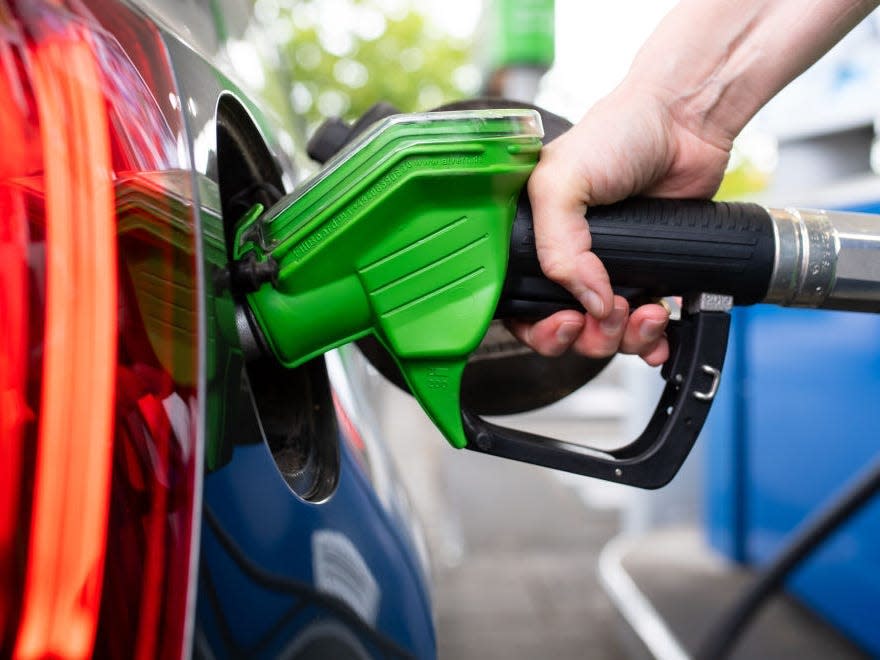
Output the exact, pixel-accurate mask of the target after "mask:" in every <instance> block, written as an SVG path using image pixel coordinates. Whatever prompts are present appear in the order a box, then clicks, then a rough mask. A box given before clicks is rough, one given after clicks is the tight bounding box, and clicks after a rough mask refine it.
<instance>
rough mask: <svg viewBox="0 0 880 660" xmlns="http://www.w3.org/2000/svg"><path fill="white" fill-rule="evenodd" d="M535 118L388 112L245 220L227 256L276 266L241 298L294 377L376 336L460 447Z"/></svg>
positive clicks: (507, 113)
mask: <svg viewBox="0 0 880 660" xmlns="http://www.w3.org/2000/svg"><path fill="white" fill-rule="evenodd" d="M541 136H542V129H541V121H540V117H539V116H538V115H537V113H535V112H534V111H531V110H501V111H499V110H477V111H456V112H436V113H425V114H417V115H396V116H393V117H389V118H387V119H384V120H382V121H380V122H378V123H377V124H376V125H375V126H374V127H373V128H372V129H370V130H369V131H367V133H366V134H364V135H363V136H362V137H360V138H359V139H358V140H357V141H356V142H355V143H353V144H352V145H350V146H349V147H348V148H347V149H346V150H345V152H343V153H342V154H340V155H339V156H337V157H336V158H334V159H333V160H332V161H330V162H329V163H328V164H327V167H325V168H324V170H322V171H321V172H320V173H319V174H318V175H317V176H316V177H315V178H314V179H312V180H311V181H309V182H307V183H306V184H305V185H304V186H303V187H302V188H301V189H300V190H297V191H295V192H294V193H292V194H291V195H289V196H287V197H285V198H283V199H282V200H281V201H280V202H278V203H277V204H276V205H275V206H273V207H272V208H271V209H269V210H268V211H267V212H266V213H264V214H262V215H260V216H259V217H257V214H256V213H252V214H250V215H249V216H245V218H244V219H243V221H242V222H241V223H240V225H239V227H238V230H237V232H236V236H237V240H236V247H235V254H234V257H235V258H236V259H241V258H243V257H244V256H245V255H246V254H247V253H248V252H253V254H254V255H255V256H256V258H257V259H258V260H267V259H270V258H271V259H274V260H275V262H277V264H278V277H277V280H276V281H275V282H274V283H273V284H271V285H269V284H266V285H264V286H262V287H261V288H260V289H258V290H257V291H255V292H253V293H251V294H249V295H248V302H249V304H250V307H251V310H252V312H253V315H254V318H255V319H256V321H257V323H258V325H259V326H260V328H261V330H262V331H263V335H264V338H265V340H266V342H267V344H268V346H269V347H270V350H271V351H272V352H273V353H274V354H275V356H276V357H277V358H278V359H279V360H280V361H281V362H282V363H283V364H285V365H286V366H289V367H294V366H297V365H299V364H301V363H303V362H305V361H306V360H309V359H311V358H313V357H315V356H317V355H319V354H321V353H324V352H325V351H328V350H330V349H332V348H335V347H337V346H340V345H341V344H344V343H347V342H350V341H353V340H355V339H359V338H360V337H363V336H365V335H367V334H368V333H373V334H375V335H376V337H377V338H378V339H379V340H380V341H381V342H382V343H383V344H384V345H385V346H386V348H388V350H389V351H390V352H391V354H392V355H393V356H394V357H395V359H396V360H397V362H398V364H399V366H400V369H401V371H402V373H403V375H404V377H405V378H406V380H407V383H408V384H409V386H410V388H411V390H412V392H413V394H414V395H415V396H416V398H417V399H418V401H419V403H420V404H421V405H422V407H423V408H424V409H425V411H426V412H427V414H428V415H429V416H430V417H431V419H432V421H433V422H434V423H435V424H436V425H437V426H438V428H440V430H441V431H442V432H443V434H444V435H445V436H446V438H447V439H448V440H449V441H450V443H452V444H453V445H454V446H456V447H463V446H464V445H465V442H466V441H465V437H464V430H463V428H462V422H461V411H460V402H459V397H460V390H461V376H462V372H463V370H464V366H465V364H466V362H467V359H468V357H469V355H470V354H471V352H473V350H474V349H475V348H476V347H477V345H478V344H479V342H480V340H481V339H482V338H483V335H484V334H485V333H486V330H487V328H488V326H489V323H490V321H491V320H492V316H493V314H494V311H495V307H496V306H497V303H498V299H499V297H500V295H501V287H502V283H503V282H504V275H505V271H506V267H507V254H508V247H509V241H510V228H511V224H512V222H513V217H514V213H515V210H516V200H517V197H518V195H519V192H520V190H521V188H522V186H523V184H524V183H525V181H526V179H527V178H528V175H529V173H530V172H531V170H532V168H533V167H534V165H535V163H536V162H537V158H538V153H539V151H540V148H541Z"/></svg>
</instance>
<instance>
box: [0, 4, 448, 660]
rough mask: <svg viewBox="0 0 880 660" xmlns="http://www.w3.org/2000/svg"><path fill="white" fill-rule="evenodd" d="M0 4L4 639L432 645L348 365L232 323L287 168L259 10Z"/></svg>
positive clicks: (47, 646)
mask: <svg viewBox="0 0 880 660" xmlns="http://www.w3.org/2000/svg"><path fill="white" fill-rule="evenodd" d="M0 16H2V19H3V20H2V26H3V31H2V36H0V96H2V97H5V99H4V100H5V101H6V103H5V108H6V110H5V111H4V115H5V119H2V120H0V136H2V138H3V140H4V143H5V145H6V146H5V151H4V156H3V158H2V159H0V160H2V169H0V230H2V234H0V250H2V256H3V265H2V266H0V290H2V291H0V333H2V337H0V339H2V340H3V342H4V349H3V350H4V354H5V359H4V361H3V366H2V367H0V393H2V395H3V396H2V403H3V405H2V407H0V434H2V435H0V464H2V465H3V470H4V478H3V485H2V486H0V506H2V510H0V521H2V522H0V655H3V656H6V655H12V656H16V657H25V656H36V655H54V656H57V657H83V656H88V655H94V656H107V657H135V656H136V657H139V658H141V657H143V658H147V657H159V656H161V657H180V656H188V655H195V656H197V657H217V658H222V657H291V658H295V657H302V658H308V657H334V658H345V657H351V658H361V657H377V656H380V657H385V656H387V657H399V656H415V657H433V655H434V646H435V642H434V628H433V621H432V614H431V608H430V593H429V581H428V575H427V561H426V558H425V553H424V551H423V545H422V544H421V541H420V537H419V532H418V529H417V525H416V524H415V523H414V521H413V517H412V515H411V514H410V512H409V508H408V505H407V503H406V498H405V495H404V494H403V492H402V490H401V488H400V486H399V485H398V482H397V480H396V478H395V476H394V468H393V465H392V463H391V461H390V460H389V458H388V456H387V454H386V452H385V450H384V449H383V446H382V438H381V433H380V432H379V430H378V425H377V424H376V420H375V418H374V417H373V416H372V413H371V409H370V405H369V403H370V402H369V397H368V396H366V394H365V392H364V382H365V381H364V379H365V378H368V377H369V374H366V373H365V368H364V366H363V363H362V362H361V361H359V357H358V355H357V354H356V353H354V352H353V351H351V350H350V351H342V352H338V353H334V354H332V355H329V356H328V357H326V358H318V359H315V360H313V361H311V362H309V363H308V364H306V365H304V366H302V367H300V368H298V369H294V370H285V369H282V368H280V367H278V366H277V365H276V364H275V363H274V362H273V361H272V360H270V359H268V358H256V359H248V355H247V353H248V350H247V349H248V346H245V345H243V344H242V340H241V336H242V335H241V333H240V329H241V328H240V327H239V326H238V325H237V324H239V323H241V321H242V319H241V316H240V314H238V313H237V309H238V308H239V303H240V296H239V294H238V293H236V292H235V291H233V290H232V288H231V287H230V285H229V278H228V255H229V254H230V248H229V240H230V239H231V236H232V234H233V231H234V226H235V221H236V220H237V219H238V217H240V215H241V214H243V213H244V212H245V211H247V210H248V209H249V208H250V206H251V205H252V204H254V203H255V202H262V203H264V204H265V203H271V202H272V201H273V200H274V199H276V198H277V197H278V196H279V195H280V194H282V192H284V191H285V190H288V189H290V188H291V187H292V186H293V185H294V184H295V182H296V181H297V180H298V178H299V176H300V171H299V169H298V168H297V167H296V166H295V165H294V163H296V162H301V158H302V156H301V154H302V146H303V129H302V124H301V122H298V120H297V118H296V117H294V116H291V114H290V112H289V111H288V110H287V109H286V108H287V106H286V104H285V103H284V102H283V100H284V99H286V92H285V90H286V89H289V88H290V85H291V82H292V81H291V80H290V79H289V76H288V75H287V73H286V68H285V66H284V63H283V62H282V61H280V60H279V58H278V56H277V54H276V53H275V52H274V51H273V48H272V43H273V42H272V39H271V38H270V37H269V36H268V35H269V31H270V30H271V27H272V26H271V25H265V24H261V23H260V20H259V18H258V17H257V16H256V15H255V13H254V7H253V5H252V4H251V3H249V2H235V1H233V0H215V1H207V0H204V1H203V0H185V1H183V2H175V1H173V0H159V1H156V2H150V3H123V2H119V1H118V0H85V1H82V2H69V3H64V4H61V3H53V2H31V3H24V2H22V3H15V2H8V1H7V2H3V3H0ZM272 99H274V101H273V100H272ZM279 99H280V100H281V102H279ZM328 373H329V375H328Z"/></svg>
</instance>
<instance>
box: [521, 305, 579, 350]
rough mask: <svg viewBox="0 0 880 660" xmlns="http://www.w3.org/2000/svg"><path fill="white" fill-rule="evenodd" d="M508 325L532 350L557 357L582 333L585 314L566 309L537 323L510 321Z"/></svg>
mask: <svg viewBox="0 0 880 660" xmlns="http://www.w3.org/2000/svg"><path fill="white" fill-rule="evenodd" d="M507 327H508V329H509V330H510V331H511V332H512V333H513V336H514V337H516V338H517V339H519V340H520V341H521V342H522V343H524V344H525V345H526V346H529V347H530V348H531V349H532V350H534V351H536V352H538V353H540V354H541V355H543V356H545V357H556V356H558V355H562V354H563V353H565V351H567V350H568V348H569V347H570V346H571V345H572V343H574V341H575V340H576V339H577V338H578V336H579V335H580V334H581V331H582V330H583V328H584V315H583V314H580V313H578V312H575V311H574V310H565V311H562V312H557V313H556V314H553V315H552V316H548V317H547V318H546V319H543V320H541V321H538V322H536V323H527V322H525V321H509V322H508V324H507Z"/></svg>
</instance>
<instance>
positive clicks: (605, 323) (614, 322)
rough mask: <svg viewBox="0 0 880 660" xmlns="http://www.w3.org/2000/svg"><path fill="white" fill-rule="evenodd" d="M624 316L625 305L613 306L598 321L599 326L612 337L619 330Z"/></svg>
mask: <svg viewBox="0 0 880 660" xmlns="http://www.w3.org/2000/svg"><path fill="white" fill-rule="evenodd" d="M625 318H626V308H625V307H615V308H614V309H612V310H611V313H610V314H609V315H608V316H607V317H606V318H604V319H602V320H601V321H600V322H599V327H600V328H601V329H602V332H604V333H605V334H606V335H608V336H609V337H613V336H614V335H616V334H617V333H618V332H620V327H621V326H622V325H623V320H624V319H625Z"/></svg>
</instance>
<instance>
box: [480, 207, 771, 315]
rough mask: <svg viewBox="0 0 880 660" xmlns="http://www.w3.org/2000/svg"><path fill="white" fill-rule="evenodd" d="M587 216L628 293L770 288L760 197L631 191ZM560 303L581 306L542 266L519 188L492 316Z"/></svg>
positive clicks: (745, 296) (742, 293) (614, 277)
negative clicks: (721, 198) (720, 198)
mask: <svg viewBox="0 0 880 660" xmlns="http://www.w3.org/2000/svg"><path fill="white" fill-rule="evenodd" d="M587 221H588V223H589V227H590V233H591V235H592V237H593V251H594V252H595V253H596V254H597V255H598V256H599V258H600V259H601V260H602V263H603V264H604V265H605V268H606V269H607V270H608V274H609V275H610V277H611V284H612V285H613V286H615V287H616V288H618V287H628V292H629V293H628V295H627V297H629V298H631V299H632V298H634V297H635V298H639V297H659V296H667V295H685V294H688V293H696V292H706V293H720V294H726V295H730V296H733V298H734V302H735V303H736V304H738V305H749V304H752V303H756V302H759V301H761V300H762V299H763V298H764V297H765V295H766V293H767V288H768V286H769V283H770V276H771V274H772V271H773V259H774V253H775V241H774V238H773V226H772V221H771V219H770V216H769V214H768V213H767V211H766V209H764V208H763V207H761V206H758V205H757V204H746V203H726V202H709V201H703V200H672V199H645V198H634V199H629V200H626V201H623V202H620V203H618V204H612V205H610V206H596V207H592V208H590V209H589V210H588V212H587ZM637 294H639V295H637ZM563 308H578V309H579V308H580V306H579V305H578V304H577V302H576V301H575V300H574V298H573V297H571V296H570V295H569V294H568V292H567V291H565V290H564V289H563V288H562V287H560V286H558V285H556V284H555V283H553V282H551V281H550V280H548V279H547V278H546V277H545V276H544V275H543V273H542V271H541V268H540V265H539V263H538V256H537V253H536V251H535V233H534V227H533V224H532V213H531V206H530V204H529V201H528V198H527V196H526V195H525V193H524V194H523V195H522V196H521V199H520V202H519V205H518V208H517V215H516V220H515V221H514V225H513V234H512V236H511V243H510V262H509V265H508V274H507V278H506V280H505V286H504V292H503V293H502V298H501V302H500V303H499V306H498V312H496V316H497V317H499V318H510V317H517V316H519V317H529V318H539V317H541V316H546V315H547V314H549V313H552V312H554V311H557V310H559V309H563Z"/></svg>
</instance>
